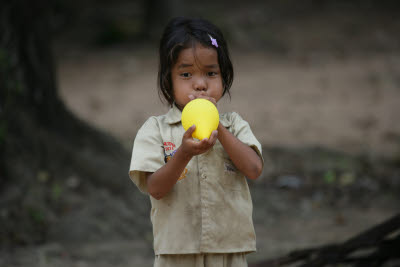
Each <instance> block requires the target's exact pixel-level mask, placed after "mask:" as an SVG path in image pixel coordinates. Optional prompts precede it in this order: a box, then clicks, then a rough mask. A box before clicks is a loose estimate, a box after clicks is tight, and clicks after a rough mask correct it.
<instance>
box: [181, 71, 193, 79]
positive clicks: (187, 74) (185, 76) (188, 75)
mask: <svg viewBox="0 0 400 267" xmlns="http://www.w3.org/2000/svg"><path fill="white" fill-rule="evenodd" d="M181 76H182V77H184V78H189V77H190V76H192V74H190V73H189V72H184V73H181Z"/></svg>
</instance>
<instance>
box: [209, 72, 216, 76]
mask: <svg viewBox="0 0 400 267" xmlns="http://www.w3.org/2000/svg"><path fill="white" fill-rule="evenodd" d="M217 74H218V73H216V72H214V71H210V72H208V73H207V75H208V76H216V75H217Z"/></svg>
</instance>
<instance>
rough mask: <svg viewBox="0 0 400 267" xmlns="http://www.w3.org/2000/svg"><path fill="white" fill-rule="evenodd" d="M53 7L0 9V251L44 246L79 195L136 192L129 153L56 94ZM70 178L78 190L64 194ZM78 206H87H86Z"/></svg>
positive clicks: (42, 1)
mask: <svg viewBox="0 0 400 267" xmlns="http://www.w3.org/2000/svg"><path fill="white" fill-rule="evenodd" d="M51 5H52V2H51V1H46V0H38V1H29V0H12V1H7V0H6V1H2V2H1V3H0V34H1V36H0V149H1V150H0V164H1V165H0V175H1V179H0V210H1V216H2V217H1V219H0V236H1V238H0V246H2V245H3V246H4V245H7V246H9V245H11V246H13V245H16V244H27V243H36V242H45V241H46V240H47V238H48V233H49V231H50V232H51V231H52V229H53V230H54V228H57V227H52V225H54V224H55V223H60V224H61V223H62V222H61V220H59V217H60V216H69V215H70V214H71V213H73V212H74V211H73V210H72V208H71V207H72V205H73V204H71V203H72V202H73V201H75V202H73V203H75V204H74V205H76V199H77V198H78V194H81V195H82V194H84V195H85V194H86V195H88V194H89V193H88V190H92V188H94V187H96V188H98V187H101V188H104V189H105V190H107V192H110V194H113V195H114V196H115V197H117V198H118V197H125V198H127V196H130V197H131V196H132V193H133V192H134V190H133V189H132V188H129V187H127V186H126V185H127V183H130V182H129V178H128V175H127V173H128V168H129V158H130V157H129V153H128V152H127V151H126V150H125V149H123V148H122V146H121V145H120V144H119V143H118V142H116V141H115V140H114V139H113V138H112V137H110V136H107V135H105V134H104V133H101V132H100V131H98V130H96V129H94V128H93V127H91V126H89V125H87V124H86V123H84V122H82V121H80V120H79V119H77V118H76V117H75V116H74V115H73V114H72V113H70V112H69V111H68V110H67V109H66V107H65V105H64V103H63V102H62V101H61V100H60V98H59V96H58V94H57V86H56V74H55V68H54V65H55V64H54V61H53V56H52V50H51V31H52V30H51V25H50V22H51V14H52V13H51V11H52V6H51ZM71 177H72V178H74V177H77V178H74V179H75V180H79V181H80V182H79V185H76V186H69V187H68V186H67V185H66V184H68V183H67V182H66V181H67V180H68V179H69V178H71ZM72 178H71V179H72ZM72 181H74V180H73V179H72ZM69 184H71V183H69ZM85 190H86V191H85ZM67 191H68V194H66V193H65V194H64V195H63V194H62V192H67ZM93 194H95V193H93ZM73 195H74V196H76V198H75V200H73V201H72V200H71V201H70V200H69V198H71V196H73ZM64 198H65V199H64ZM78 199H80V198H78ZM121 201H122V200H121ZM79 203H81V204H80V205H81V206H82V207H83V206H85V204H86V203H85V199H82V200H80V202H79ZM96 208H97V207H96ZM71 210H72V211H71ZM76 214H78V215H79V213H76ZM76 214H75V216H78V215H76ZM74 218H75V217H74ZM71 220H75V219H71ZM128 220H129V219H128ZM66 227H72V228H73V227H76V228H79V227H83V226H79V225H76V226H73V225H69V226H66ZM58 228H59V229H62V227H59V226H58ZM88 231H91V230H90V229H89V230H88ZM53 232H55V233H56V234H53V236H56V238H62V237H63V236H61V237H60V235H67V234H71V231H70V232H69V233H62V230H60V231H58V232H57V231H53ZM57 235H58V236H57ZM76 236H77V238H82V239H83V240H87V238H86V237H85V236H82V237H80V235H78V234H77V235H76ZM128 236H129V235H128Z"/></svg>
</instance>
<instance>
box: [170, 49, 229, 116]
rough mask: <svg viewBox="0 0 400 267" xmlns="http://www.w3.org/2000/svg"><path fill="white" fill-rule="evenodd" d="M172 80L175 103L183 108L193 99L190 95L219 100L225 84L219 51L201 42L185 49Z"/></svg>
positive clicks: (173, 71)
mask: <svg viewBox="0 0 400 267" xmlns="http://www.w3.org/2000/svg"><path fill="white" fill-rule="evenodd" d="M171 80H172V87H173V90H174V92H173V93H174V99H175V104H176V105H177V106H178V108H179V109H181V110H182V109H183V108H184V107H185V105H186V104H187V103H189V101H191V98H189V96H190V95H192V96H194V98H198V97H200V98H201V97H211V98H214V99H215V102H218V101H219V100H220V99H221V97H222V93H223V86H222V78H221V71H220V69H219V64H218V54H217V51H216V50H215V49H213V48H208V47H204V46H202V45H201V44H196V46H195V47H194V48H185V49H183V50H182V51H181V52H180V53H179V56H178V59H177V61H176V63H175V65H174V66H173V68H172V72H171Z"/></svg>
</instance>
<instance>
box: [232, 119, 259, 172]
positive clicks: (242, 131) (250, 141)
mask: <svg viewBox="0 0 400 267" xmlns="http://www.w3.org/2000/svg"><path fill="white" fill-rule="evenodd" d="M231 116H232V117H231V121H232V126H231V127H232V134H233V135H234V136H236V138H238V139H239V140H240V141H241V142H243V143H244V144H246V145H248V146H250V147H251V148H252V149H253V150H254V151H255V152H256V153H257V154H258V156H259V157H260V158H261V160H262V163H263V166H264V158H263V156H262V147H261V144H260V142H258V140H257V138H256V137H255V136H254V134H253V132H252V131H251V129H250V125H249V123H248V122H247V121H245V120H244V119H242V117H240V115H239V114H237V113H236V112H232V113H231Z"/></svg>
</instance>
